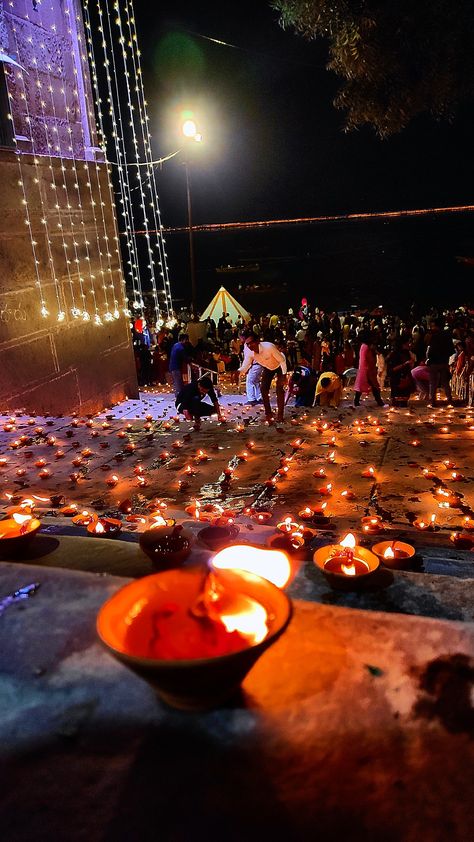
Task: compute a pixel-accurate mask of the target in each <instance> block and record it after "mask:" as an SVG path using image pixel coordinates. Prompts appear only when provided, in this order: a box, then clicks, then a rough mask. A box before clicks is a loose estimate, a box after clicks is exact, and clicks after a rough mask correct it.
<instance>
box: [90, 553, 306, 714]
mask: <svg viewBox="0 0 474 842" xmlns="http://www.w3.org/2000/svg"><path fill="white" fill-rule="evenodd" d="M203 575H204V571H203V568H201V567H199V568H196V567H194V568H182V569H174V570H166V571H163V572H162V573H155V574H153V575H152V576H145V577H144V578H143V579H137V580H136V581H134V582H131V583H130V584H128V585H125V587H123V588H121V589H120V590H119V591H117V593H116V594H114V596H113V597H111V599H109V600H108V601H107V602H106V603H105V604H104V605H103V606H102V608H101V609H100V611H99V614H98V617H97V631H98V634H99V637H100V639H101V641H102V643H103V644H104V645H105V647H106V648H107V649H108V651H109V652H110V653H111V654H112V655H114V656H115V657H116V658H117V659H118V660H119V661H121V662H122V663H123V664H125V665H126V666H127V667H129V668H130V669H131V670H133V672H135V673H137V675H139V676H140V677H141V678H143V679H145V681H147V682H148V683H149V684H151V685H152V687H154V688H155V690H156V691H157V693H158V695H159V696H161V698H162V699H163V700H164V701H165V702H167V704H169V705H170V706H171V707H175V708H179V709H181V710H208V709H210V708H214V707H217V706H219V705H220V704H222V702H225V701H226V700H227V699H228V698H229V697H230V696H232V695H233V694H234V693H235V691H236V690H237V689H238V687H239V686H240V684H241V682H242V681H243V679H244V678H245V676H246V675H247V673H248V672H249V671H250V670H251V669H252V667H253V666H254V664H255V663H256V661H257V660H258V659H259V658H260V656H261V655H262V654H263V653H264V652H265V650H266V649H268V647H269V646H271V645H272V644H273V643H275V641H276V640H277V639H278V638H279V637H280V635H281V634H283V632H284V631H285V629H286V627H287V625H288V623H289V622H290V619H291V614H292V605H291V601H290V599H289V598H288V597H287V595H286V594H285V593H283V591H281V590H280V589H279V588H277V587H276V586H275V585H273V584H272V583H271V582H268V581H267V580H266V579H262V578H260V577H259V576H255V575H254V574H252V573H247V572H245V571H242V570H222V571H219V581H220V583H221V584H222V585H223V586H224V587H225V588H226V589H229V590H233V591H234V592H238V593H242V594H244V595H246V596H249V597H252V598H253V599H255V600H256V601H257V602H259V603H260V604H261V605H263V607H264V608H265V609H266V611H267V613H268V616H269V632H268V634H267V636H266V637H265V638H264V640H262V641H261V642H260V643H257V644H254V645H250V646H248V647H247V648H245V649H242V650H241V651H238V652H232V653H231V654H227V655H220V656H218V657H214V658H198V659H188V660H183V659H180V660H165V659H155V658H145V657H142V656H141V655H135V654H133V652H131V651H128V649H127V645H126V637H127V631H128V628H129V626H128V625H127V618H128V617H130V612H132V610H133V609H134V608H136V606H137V604H138V603H139V601H141V600H146V601H147V602H148V603H149V602H150V601H151V600H156V602H157V605H159V604H160V603H162V602H170V601H176V602H178V603H179V604H184V605H186V606H189V607H191V606H193V605H194V604H195V603H196V600H197V598H198V596H199V594H200V592H201V588H202V584H203Z"/></svg>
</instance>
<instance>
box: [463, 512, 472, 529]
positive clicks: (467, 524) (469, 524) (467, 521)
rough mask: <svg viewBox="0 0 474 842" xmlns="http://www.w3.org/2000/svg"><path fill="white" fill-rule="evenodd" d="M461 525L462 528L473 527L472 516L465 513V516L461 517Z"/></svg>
mask: <svg viewBox="0 0 474 842" xmlns="http://www.w3.org/2000/svg"><path fill="white" fill-rule="evenodd" d="M462 527H463V529H474V518H472V517H469V515H466V517H465V518H464V519H463V522H462Z"/></svg>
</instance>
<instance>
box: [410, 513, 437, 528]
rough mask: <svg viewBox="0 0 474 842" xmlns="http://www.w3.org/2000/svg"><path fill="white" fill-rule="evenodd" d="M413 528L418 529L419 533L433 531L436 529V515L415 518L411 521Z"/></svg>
mask: <svg viewBox="0 0 474 842" xmlns="http://www.w3.org/2000/svg"><path fill="white" fill-rule="evenodd" d="M413 526H414V527H415V528H416V529H419V530H420V532H425V531H426V530H427V529H430V530H431V531H433V530H435V529H437V528H438V527H437V524H436V515H431V516H430V517H428V518H422V517H421V518H416V519H415V520H414V521H413Z"/></svg>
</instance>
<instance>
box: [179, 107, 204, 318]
mask: <svg viewBox="0 0 474 842" xmlns="http://www.w3.org/2000/svg"><path fill="white" fill-rule="evenodd" d="M182 132H183V135H184V137H185V138H188V139H189V140H190V141H194V142H195V143H200V142H201V141H202V135H201V134H200V133H199V132H198V130H197V126H196V123H195V122H194V120H185V121H184V123H183V125H182ZM188 150H189V147H188ZM184 169H185V172H186V197H187V203H188V238H189V271H190V275H191V301H192V311H193V314H194V315H196V314H197V287H196V262H195V259H194V237H193V208H192V200H191V173H190V169H191V164H190V161H189V159H188V158H187V157H186V159H185V160H184Z"/></svg>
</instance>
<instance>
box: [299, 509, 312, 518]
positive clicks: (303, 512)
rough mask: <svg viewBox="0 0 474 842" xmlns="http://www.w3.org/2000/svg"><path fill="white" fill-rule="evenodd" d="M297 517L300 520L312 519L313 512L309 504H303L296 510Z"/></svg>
mask: <svg viewBox="0 0 474 842" xmlns="http://www.w3.org/2000/svg"><path fill="white" fill-rule="evenodd" d="M298 517H299V518H301V520H313V518H314V512H313V510H312V509H310V507H309V506H305V507H304V509H302V510H301V511H300V512H298Z"/></svg>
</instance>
